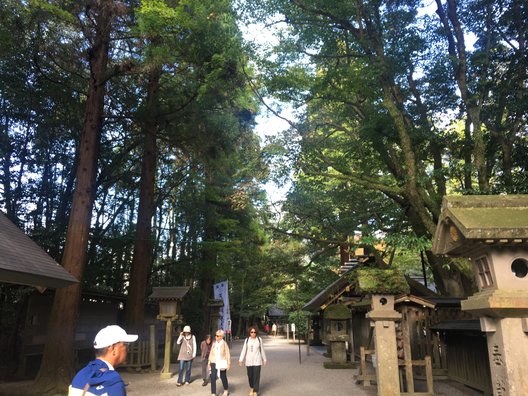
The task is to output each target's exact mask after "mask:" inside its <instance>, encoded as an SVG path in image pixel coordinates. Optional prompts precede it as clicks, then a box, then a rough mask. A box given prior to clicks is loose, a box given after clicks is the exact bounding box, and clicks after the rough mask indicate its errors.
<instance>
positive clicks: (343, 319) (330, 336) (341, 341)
mask: <svg viewBox="0 0 528 396" xmlns="http://www.w3.org/2000/svg"><path fill="white" fill-rule="evenodd" d="M351 317H352V314H351V312H350V310H349V309H348V308H347V307H346V306H345V305H343V304H332V305H329V306H328V307H326V309H325V310H324V319H325V322H326V324H327V326H328V330H329V331H328V333H327V334H326V340H327V341H328V342H329V343H330V352H331V355H332V364H331V365H327V364H326V362H325V364H324V365H325V367H329V368H330V367H340V368H345V367H350V368H352V367H354V365H353V364H349V365H347V350H346V342H349V341H350V336H349V334H348V322H349V319H350V318H351Z"/></svg>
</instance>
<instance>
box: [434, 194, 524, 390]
mask: <svg viewBox="0 0 528 396" xmlns="http://www.w3.org/2000/svg"><path fill="white" fill-rule="evenodd" d="M433 253H435V254H441V255H447V256H452V257H467V258H469V259H470V260H471V262H472V264H473V271H474V276H475V280H476V283H477V285H478V290H479V291H478V293H476V294H475V295H473V296H471V297H469V298H468V299H467V300H465V301H462V310H464V311H468V312H471V313H474V314H475V315H477V316H479V317H480V327H481V330H482V331H483V332H485V333H486V338H487V342H488V355H489V359H490V368H491V375H492V387H493V394H494V395H496V396H505V395H510V396H515V395H528V376H526V373H525V372H526V370H525V368H524V362H525V360H526V356H528V276H527V275H528V195H505V196H457V197H454V196H447V197H444V200H443V203H442V212H441V215H440V219H439V222H438V225H437V229H436V233H435V237H434V241H433Z"/></svg>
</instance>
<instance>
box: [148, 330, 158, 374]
mask: <svg viewBox="0 0 528 396" xmlns="http://www.w3.org/2000/svg"><path fill="white" fill-rule="evenodd" d="M149 343H150V349H149V350H150V369H151V370H152V371H155V370H156V368H157V365H158V344H157V343H156V326H154V325H150V326H149Z"/></svg>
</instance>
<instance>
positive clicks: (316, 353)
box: [0, 336, 482, 396]
mask: <svg viewBox="0 0 528 396" xmlns="http://www.w3.org/2000/svg"><path fill="white" fill-rule="evenodd" d="M263 342H264V347H265V348H266V355H267V358H268V364H267V365H266V366H264V367H263V368H262V373H261V381H260V392H259V395H263V396H312V395H324V396H343V395H347V396H375V395H376V393H377V392H376V386H371V387H363V386H362V385H358V384H356V382H355V380H354V375H355V374H357V370H351V369H342V370H339V369H334V370H331V369H325V368H324V367H323V362H325V361H329V359H328V358H326V357H324V356H323V352H324V351H325V348H313V347H312V348H310V355H307V351H306V346H305V345H301V362H300V363H299V348H298V345H297V344H293V343H290V342H288V341H287V340H286V339H285V338H281V337H277V338H272V337H267V336H265V337H263ZM241 349H242V341H241V340H239V341H235V342H233V344H232V347H231V354H232V359H233V362H232V363H233V364H232V367H231V369H230V370H229V372H228V375H227V376H228V380H229V393H230V395H232V396H245V395H247V394H248V391H249V386H248V383H247V376H246V369H245V367H239V366H238V356H239V355H240V350H241ZM199 360H200V359H199V358H198V359H196V362H195V364H194V365H193V370H192V382H191V383H190V384H189V385H184V386H182V387H176V382H177V379H178V378H177V375H176V376H173V377H172V378H170V379H165V380H162V379H160V373H159V371H157V372H147V373H136V372H127V371H124V370H120V372H121V375H122V377H123V379H124V380H125V382H126V383H128V384H129V385H128V389H127V395H128V396H210V395H211V388H210V386H207V387H203V386H202V379H201V366H200V362H199ZM171 369H172V372H173V373H176V374H177V363H175V364H173V365H171ZM27 383H28V382H19V383H6V384H0V395H2V396H6V395H7V396H13V395H16V396H25V395H26V393H24V385H27ZM222 390H223V389H222V383H221V381H220V380H218V381H217V394H221V392H222ZM416 390H417V391H420V390H421V389H418V386H417V388H416ZM434 390H435V394H436V395H445V396H481V395H482V394H481V393H479V392H476V391H473V390H471V389H470V388H467V387H464V386H462V385H460V384H457V383H455V382H453V381H435V382H434ZM57 396H60V395H57Z"/></svg>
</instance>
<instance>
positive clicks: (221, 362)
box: [209, 329, 231, 396]
mask: <svg viewBox="0 0 528 396" xmlns="http://www.w3.org/2000/svg"><path fill="white" fill-rule="evenodd" d="M209 368H210V369H211V396H216V379H217V378H218V376H220V380H221V381H222V386H223V387H224V392H223V393H222V395H223V396H227V395H229V382H228V381H227V370H229V369H230V368H231V353H230V352H229V346H228V345H227V342H225V341H224V331H223V330H221V329H219V330H217V331H216V334H215V340H214V342H213V346H212V347H211V351H210V352H209Z"/></svg>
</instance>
